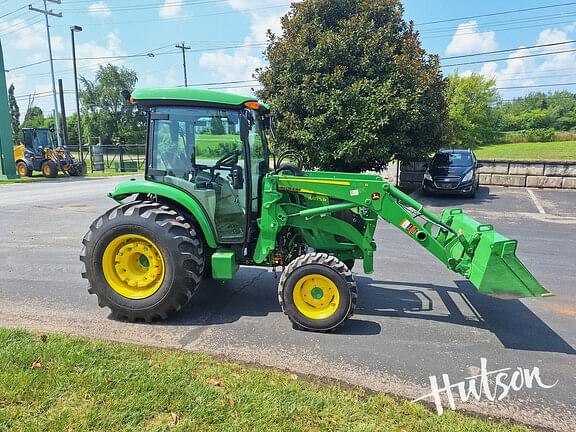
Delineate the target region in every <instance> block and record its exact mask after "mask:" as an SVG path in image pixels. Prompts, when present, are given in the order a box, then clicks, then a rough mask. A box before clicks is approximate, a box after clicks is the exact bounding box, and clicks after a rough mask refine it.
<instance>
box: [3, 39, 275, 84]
mask: <svg viewBox="0 0 576 432" xmlns="http://www.w3.org/2000/svg"><path fill="white" fill-rule="evenodd" d="M265 45H266V43H265V42H258V43H251V44H240V45H230V46H225V47H214V48H198V49H189V52H208V51H218V50H227V49H236V48H251V47H259V46H265ZM169 46H172V44H170V45H166V46H163V47H160V48H155V49H154V50H151V51H149V52H146V53H142V54H125V55H116V56H97V57H78V58H77V59H76V60H109V59H124V58H137V57H150V58H153V57H157V56H164V55H173V54H178V52H179V51H169V52H160V53H155V52H154V51H158V50H160V49H163V48H167V47H169ZM48 61H49V60H40V61H38V62H34V63H29V64H25V65H21V66H16V67H13V68H8V69H6V71H7V72H13V71H15V70H20V69H25V68H29V67H33V66H37V65H40V64H43V63H48ZM54 61H72V59H71V58H55V59H54ZM36 76H39V75H36Z"/></svg>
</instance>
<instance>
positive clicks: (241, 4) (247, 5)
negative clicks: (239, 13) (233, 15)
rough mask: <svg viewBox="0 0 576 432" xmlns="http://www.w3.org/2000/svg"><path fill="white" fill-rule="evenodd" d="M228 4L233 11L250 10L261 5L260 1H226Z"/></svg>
mask: <svg viewBox="0 0 576 432" xmlns="http://www.w3.org/2000/svg"><path fill="white" fill-rule="evenodd" d="M228 4H229V5H230V7H231V8H232V9H234V10H243V9H252V8H257V7H259V6H261V5H262V1H260V0H228Z"/></svg>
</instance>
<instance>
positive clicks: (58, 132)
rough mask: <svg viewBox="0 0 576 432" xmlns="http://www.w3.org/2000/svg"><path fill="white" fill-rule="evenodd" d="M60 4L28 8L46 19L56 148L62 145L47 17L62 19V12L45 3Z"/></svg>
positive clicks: (52, 1) (59, 1)
mask: <svg viewBox="0 0 576 432" xmlns="http://www.w3.org/2000/svg"><path fill="white" fill-rule="evenodd" d="M47 1H49V2H50V3H56V4H61V3H62V0H44V10H42V9H36V8H34V7H32V5H29V6H28V9H30V10H31V11H32V12H38V13H41V14H43V15H44V18H45V19H46V35H47V37H48V54H49V56H50V73H51V75H52V96H53V97H54V120H55V123H56V138H57V139H58V146H61V145H62V137H61V136H60V124H59V123H60V122H59V121H58V98H57V96H56V79H55V78H54V59H53V57H52V40H51V39H50V23H49V22H48V15H50V16H53V17H56V18H62V12H59V13H55V12H54V11H52V9H50V10H48V6H47V5H46V2H47Z"/></svg>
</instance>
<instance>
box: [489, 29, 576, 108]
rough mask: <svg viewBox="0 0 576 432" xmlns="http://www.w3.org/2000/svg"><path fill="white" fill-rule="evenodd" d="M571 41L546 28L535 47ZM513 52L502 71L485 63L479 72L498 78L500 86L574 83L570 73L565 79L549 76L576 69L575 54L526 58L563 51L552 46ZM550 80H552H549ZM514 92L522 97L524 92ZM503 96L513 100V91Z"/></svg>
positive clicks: (562, 32) (564, 32)
mask: <svg viewBox="0 0 576 432" xmlns="http://www.w3.org/2000/svg"><path fill="white" fill-rule="evenodd" d="M568 40H570V38H569V36H568V33H567V32H566V31H565V30H564V31H563V30H559V29H552V28H550V29H546V30H543V31H542V32H540V34H539V35H538V38H537V40H536V43H535V45H546V44H553V43H557V42H565V41H568ZM521 48H522V47H519V49H517V50H516V51H514V52H513V53H511V54H510V55H509V56H508V59H507V60H506V63H505V66H504V67H503V68H502V69H500V68H499V67H498V63H496V62H489V63H485V64H484V65H483V66H482V68H481V70H480V73H481V74H482V75H485V76H488V77H493V78H495V79H496V84H497V86H498V87H518V86H534V85H539V84H550V83H551V82H554V83H564V82H571V81H573V79H572V78H571V76H570V74H565V75H564V76H562V74H560V76H557V75H556V76H555V75H552V76H549V75H550V73H551V72H555V71H558V70H560V71H565V70H574V69H576V53H574V52H566V53H559V54H549V55H545V56H541V57H524V56H526V55H532V54H547V53H553V52H557V51H564V50H565V49H570V48H563V47H562V46H549V47H542V48H538V49H531V50H526V49H521ZM518 57H524V58H518ZM548 78H552V81H550V80H549V79H548ZM512 92H513V93H518V94H523V93H524V91H522V89H518V90H512ZM504 96H506V97H510V96H511V93H510V91H506V93H504Z"/></svg>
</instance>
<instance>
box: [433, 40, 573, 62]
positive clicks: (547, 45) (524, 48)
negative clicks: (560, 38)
mask: <svg viewBox="0 0 576 432" xmlns="http://www.w3.org/2000/svg"><path fill="white" fill-rule="evenodd" d="M574 42H576V40H570V41H565V42H555V43H548V44H542V45H532V46H527V47H519V48H509V49H502V50H496V51H485V52H481V53H476V54H464V55H457V56H450V57H442V60H448V59H457V58H466V57H475V56H483V55H488V54H500V53H505V52H513V51H520V50H526V49H534V48H544V47H551V46H558V45H566V44H571V43H574Z"/></svg>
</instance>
